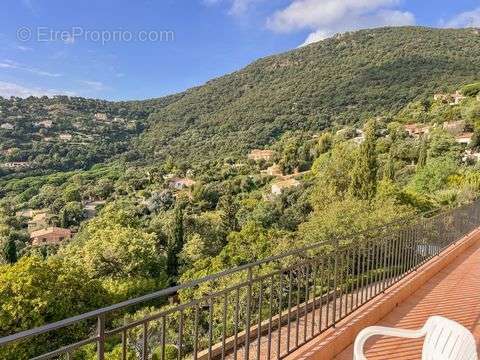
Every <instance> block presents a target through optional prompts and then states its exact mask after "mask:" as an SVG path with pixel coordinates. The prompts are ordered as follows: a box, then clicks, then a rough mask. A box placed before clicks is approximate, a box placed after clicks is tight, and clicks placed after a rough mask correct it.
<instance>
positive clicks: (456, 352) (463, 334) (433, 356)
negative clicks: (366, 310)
mask: <svg viewBox="0 0 480 360" xmlns="http://www.w3.org/2000/svg"><path fill="white" fill-rule="evenodd" d="M374 335H385V336H396V337H401V338H409V339H418V338H421V337H425V340H424V342H423V349H422V360H478V357H477V349H476V344H475V338H474V337H473V335H472V334H471V333H470V331H468V330H467V329H466V328H464V327H463V326H462V325H460V324H459V323H456V322H455V321H452V320H449V319H446V318H444V317H441V316H432V317H430V318H429V319H428V320H427V322H426V323H425V325H424V326H423V327H422V328H421V329H419V330H404V329H395V328H389V327H383V326H370V327H368V328H365V329H363V330H362V331H360V332H359V333H358V335H357V337H356V339H355V344H354V346H353V359H354V360H367V358H366V357H365V355H364V354H363V346H364V345H365V342H366V341H367V339H368V338H370V337H371V336H374ZM385 360H390V359H385Z"/></svg>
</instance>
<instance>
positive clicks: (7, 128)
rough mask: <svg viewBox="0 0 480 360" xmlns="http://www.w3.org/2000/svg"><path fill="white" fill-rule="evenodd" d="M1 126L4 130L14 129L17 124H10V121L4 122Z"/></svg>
mask: <svg viewBox="0 0 480 360" xmlns="http://www.w3.org/2000/svg"><path fill="white" fill-rule="evenodd" d="M0 128H1V129H4V130H13V129H14V128H15V126H13V124H10V123H3V124H2V125H0Z"/></svg>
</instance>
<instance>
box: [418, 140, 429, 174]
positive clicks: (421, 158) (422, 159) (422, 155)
mask: <svg viewBox="0 0 480 360" xmlns="http://www.w3.org/2000/svg"><path fill="white" fill-rule="evenodd" d="M427 153H428V144H427V141H426V140H425V139H422V144H421V145H420V151H419V153H418V160H417V167H418V168H422V167H424V166H425V165H426V164H427Z"/></svg>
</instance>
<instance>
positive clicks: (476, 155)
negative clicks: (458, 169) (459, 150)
mask: <svg viewBox="0 0 480 360" xmlns="http://www.w3.org/2000/svg"><path fill="white" fill-rule="evenodd" d="M462 160H463V161H469V160H470V161H473V162H478V161H480V152H477V151H472V150H466V151H465V153H464V155H463V158H462Z"/></svg>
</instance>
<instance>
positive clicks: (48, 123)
mask: <svg viewBox="0 0 480 360" xmlns="http://www.w3.org/2000/svg"><path fill="white" fill-rule="evenodd" d="M35 126H37V127H44V128H47V129H49V128H51V127H52V126H53V121H52V120H42V121H38V122H36V123H35Z"/></svg>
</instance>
